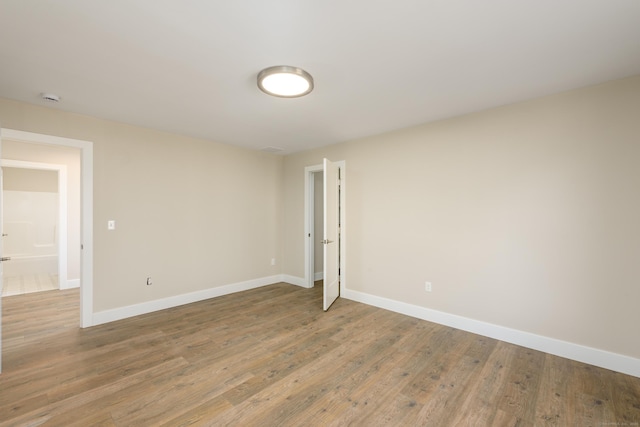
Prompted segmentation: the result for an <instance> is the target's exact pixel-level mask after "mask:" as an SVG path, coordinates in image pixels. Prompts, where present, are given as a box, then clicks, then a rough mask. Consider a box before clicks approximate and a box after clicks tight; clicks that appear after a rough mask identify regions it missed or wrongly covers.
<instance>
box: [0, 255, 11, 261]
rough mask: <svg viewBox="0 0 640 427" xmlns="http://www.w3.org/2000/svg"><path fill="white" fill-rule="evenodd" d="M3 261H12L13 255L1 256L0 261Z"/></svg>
mask: <svg viewBox="0 0 640 427" xmlns="http://www.w3.org/2000/svg"><path fill="white" fill-rule="evenodd" d="M2 261H11V257H10V256H3V257H2V258H0V262H2Z"/></svg>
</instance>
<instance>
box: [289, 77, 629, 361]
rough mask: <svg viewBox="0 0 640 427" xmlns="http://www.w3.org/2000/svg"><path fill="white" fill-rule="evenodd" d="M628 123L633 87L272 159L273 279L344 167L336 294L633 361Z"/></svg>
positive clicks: (294, 259)
mask: <svg viewBox="0 0 640 427" xmlns="http://www.w3.org/2000/svg"><path fill="white" fill-rule="evenodd" d="M639 113H640V76H639V77H634V78H629V79H625V80H619V81H615V82H611V83H607V84H603V85H599V86H594V87H589V88H584V89H580V90H576V91H572V92H567V93H562V94H559V95H554V96H549V97H545V98H541V99H537V100H533V101H530V102H526V103H521V104H517V105H511V106H505V107H503V108H497V109H492V110H488V111H484V112H480V113H476V114H472V115H468V116H464V117H459V118H454V119H450V120H444V121H440V122H436V123H431V124H426V125H422V126H418V127H414V128H410V129H405V130H401V131H397V132H391V133H387V134H384V135H379V136H375V137H370V138H365V139H361V140H357V141H350V142H347V143H343V144H338V145H334V146H330V147H326V148H323V149H319V150H314V151H309V152H304V153H299V154H294V155H290V156H287V157H286V158H285V165H284V168H285V172H284V173H285V213H284V215H285V218H286V223H287V228H286V230H285V242H284V245H285V260H286V264H285V273H287V274H291V275H294V276H300V277H302V276H303V275H304V260H303V257H304V221H303V220H304V217H303V216H304V206H303V204H304V203H303V200H304V185H303V183H304V167H305V166H308V165H315V164H318V163H320V162H321V160H322V157H323V156H326V157H328V158H330V159H331V160H334V161H337V160H345V161H346V171H347V175H346V181H347V193H346V198H347V200H346V204H347V218H346V228H347V238H348V242H347V245H348V247H347V258H346V259H347V283H348V287H349V288H350V289H353V290H357V291H361V292H365V293H368V294H372V295H376V296H380V297H386V298H390V299H393V300H397V301H401V302H405V303H411V304H416V305H419V306H422V307H426V308H431V309H435V310H440V311H443V312H446V313H451V314H455V315H460V316H464V317H467V318H471V319H476V320H480V321H484V322H489V323H493V324H496V325H501V326H505V327H509V328H514V329H517V330H521V331H526V332H531V333H534V334H539V335H543V336H547V337H551V338H557V339H559V340H563V341H568V342H572V343H577V344H582V345H586V346H590V347H594V348H598V349H604V350H607V351H611V352H614V353H619V354H624V355H628V356H631V357H635V358H638V357H640V340H637V339H636V336H637V325H639V324H640V310H638V308H637V303H638V301H640V286H639V285H638V278H639V277H640V261H639V260H640V226H639V225H638V224H639V223H638V221H639V218H640V191H639V187H640V167H639V159H640V120H638V118H639ZM427 280H428V281H431V282H432V283H433V292H432V293H427V292H425V291H424V282H425V281H427Z"/></svg>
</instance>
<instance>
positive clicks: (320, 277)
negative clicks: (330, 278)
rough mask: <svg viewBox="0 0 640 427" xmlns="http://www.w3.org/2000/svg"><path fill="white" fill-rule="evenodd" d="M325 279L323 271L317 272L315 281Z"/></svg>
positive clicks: (314, 277)
mask: <svg viewBox="0 0 640 427" xmlns="http://www.w3.org/2000/svg"><path fill="white" fill-rule="evenodd" d="M323 278H324V272H323V271H317V272H316V274H314V275H313V280H322V279H323Z"/></svg>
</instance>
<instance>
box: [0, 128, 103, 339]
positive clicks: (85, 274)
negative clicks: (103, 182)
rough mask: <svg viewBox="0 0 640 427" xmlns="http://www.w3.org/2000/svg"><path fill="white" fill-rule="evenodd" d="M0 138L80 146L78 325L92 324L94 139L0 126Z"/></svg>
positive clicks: (33, 142) (87, 325) (32, 142)
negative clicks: (73, 137)
mask: <svg viewBox="0 0 640 427" xmlns="http://www.w3.org/2000/svg"><path fill="white" fill-rule="evenodd" d="M0 131H1V132H2V138H3V139H10V140H13V141H18V142H25V143H31V144H43V145H59V146H63V147H72V148H79V149H80V245H81V250H80V327H81V328H87V327H89V326H92V325H93V142H91V141H84V140H80V139H71V138H63V137H59V136H52V135H45V134H40V133H33V132H24V131H20V130H15V129H7V128H2V129H0Z"/></svg>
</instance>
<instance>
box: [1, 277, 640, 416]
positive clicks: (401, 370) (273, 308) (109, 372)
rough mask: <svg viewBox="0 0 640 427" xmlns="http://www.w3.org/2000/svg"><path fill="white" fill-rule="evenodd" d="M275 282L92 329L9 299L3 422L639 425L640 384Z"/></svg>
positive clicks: (50, 303) (56, 300)
mask: <svg viewBox="0 0 640 427" xmlns="http://www.w3.org/2000/svg"><path fill="white" fill-rule="evenodd" d="M321 291H322V287H321V286H316V287H315V288H313V289H303V288H299V287H296V286H292V285H287V284H276V285H271V286H266V287H262V288H258V289H254V290H250V291H245V292H240V293H236V294H232V295H226V296H222V297H219V298H215V299H211V300H206V301H202V302H198V303H194V304H189V305H185V306H182V307H176V308H172V309H168V310H163V311H159V312H155V313H151V314H147V315H143V316H138V317H135V318H130V319H125V320H121V321H118V322H113V323H110V324H105V325H100V326H95V327H92V328H88V329H80V328H79V327H78V324H79V322H78V318H79V307H78V304H79V294H78V290H77V289H74V290H68V291H49V292H43V293H38V294H27V295H20V296H13V297H7V298H3V301H2V302H3V334H2V339H3V346H2V351H3V373H2V374H1V375H0V426H36V425H47V426H190V425H211V426H227V425H228V426H346V425H353V426H367V427H369V426H422V425H423V426H438V427H443V426H580V427H583V426H585V427H586V426H598V427H600V426H637V425H640V379H639V378H636V377H632V376H628V375H623V374H620V373H616V372H612V371H609V370H606V369H601V368H597V367H594V366H589V365H586V364H583V363H578V362H575V361H571V360H567V359H563V358H560V357H556V356H551V355H549V354H545V353H541V352H539V351H534V350H530V349H527V348H523V347H518V346H515V345H512V344H507V343H504V342H501V341H497V340H494V339H490V338H486V337H482V336H478V335H474V334H470V333H467V332H463V331H460V330H456V329H453V328H450V327H445V326H441V325H437V324H434V323H429V322H426V321H422V320H418V319H414V318H411V317H407V316H404V315H400V314H397V313H393V312H390V311H386V310H382V309H379V308H375V307H371V306H367V305H364V304H360V303H356V302H353V301H348V300H345V299H338V300H337V301H336V303H335V304H334V305H333V306H332V307H331V309H330V310H329V311H328V312H326V313H325V312H323V311H322V309H321V306H322V304H321Z"/></svg>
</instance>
